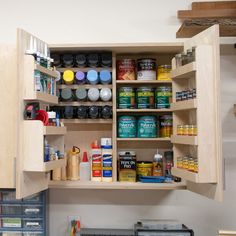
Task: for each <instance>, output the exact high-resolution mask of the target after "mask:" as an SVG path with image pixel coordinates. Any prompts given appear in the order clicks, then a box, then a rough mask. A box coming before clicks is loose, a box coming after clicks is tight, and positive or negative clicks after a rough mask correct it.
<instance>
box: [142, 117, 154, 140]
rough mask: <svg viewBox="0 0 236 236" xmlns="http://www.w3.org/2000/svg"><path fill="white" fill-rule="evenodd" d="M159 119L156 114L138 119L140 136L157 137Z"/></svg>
mask: <svg viewBox="0 0 236 236" xmlns="http://www.w3.org/2000/svg"><path fill="white" fill-rule="evenodd" d="M156 137H157V119H156V117H155V116H141V117H140V118H139V120H138V138H156Z"/></svg>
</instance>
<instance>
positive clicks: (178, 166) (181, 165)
mask: <svg viewBox="0 0 236 236" xmlns="http://www.w3.org/2000/svg"><path fill="white" fill-rule="evenodd" d="M177 168H180V169H182V168H183V158H182V157H177Z"/></svg>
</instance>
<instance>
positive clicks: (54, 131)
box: [43, 126, 66, 135]
mask: <svg viewBox="0 0 236 236" xmlns="http://www.w3.org/2000/svg"><path fill="white" fill-rule="evenodd" d="M43 134H44V135H65V134H66V127H56V126H44V131H43Z"/></svg>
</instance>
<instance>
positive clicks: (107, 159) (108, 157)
mask: <svg viewBox="0 0 236 236" xmlns="http://www.w3.org/2000/svg"><path fill="white" fill-rule="evenodd" d="M101 148H102V182H112V168H113V167H112V154H113V152H112V141H111V138H101Z"/></svg>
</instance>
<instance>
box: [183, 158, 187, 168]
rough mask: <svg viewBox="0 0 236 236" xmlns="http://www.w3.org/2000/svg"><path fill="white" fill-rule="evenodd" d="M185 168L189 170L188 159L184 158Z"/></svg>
mask: <svg viewBox="0 0 236 236" xmlns="http://www.w3.org/2000/svg"><path fill="white" fill-rule="evenodd" d="M183 168H184V169H186V170H188V157H183Z"/></svg>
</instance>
